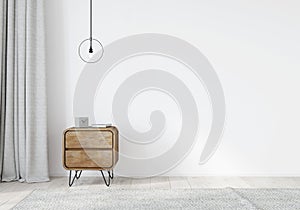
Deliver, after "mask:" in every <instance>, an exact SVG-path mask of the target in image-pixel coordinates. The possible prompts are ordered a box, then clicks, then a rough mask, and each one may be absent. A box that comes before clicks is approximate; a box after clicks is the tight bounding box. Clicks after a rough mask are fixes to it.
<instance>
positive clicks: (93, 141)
mask: <svg viewBox="0 0 300 210" xmlns="http://www.w3.org/2000/svg"><path fill="white" fill-rule="evenodd" d="M65 139H66V148H67V149H71V148H74V149H76V148H104V149H105V148H107V149H111V148H113V145H112V144H113V135H112V132H111V131H99V130H89V131H68V132H66V133H65Z"/></svg>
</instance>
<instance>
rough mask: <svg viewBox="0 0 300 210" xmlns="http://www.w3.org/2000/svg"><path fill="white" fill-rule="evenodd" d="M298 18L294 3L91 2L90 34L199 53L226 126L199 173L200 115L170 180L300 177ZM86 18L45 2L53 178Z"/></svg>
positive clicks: (75, 3) (70, 7)
mask: <svg viewBox="0 0 300 210" xmlns="http://www.w3.org/2000/svg"><path fill="white" fill-rule="evenodd" d="M299 8H300V2H299V1H296V0H263V1H262V0H252V1H238V0H228V1H222V0H216V1H196V0H186V1H179V0H175V1H174V0H165V1H159V0H152V1H140V0H127V1H122V0H111V1H102V0H94V13H95V14H94V34H95V36H96V37H98V38H99V39H100V40H101V41H102V42H103V43H104V45H107V44H109V43H111V42H113V41H115V40H117V39H119V38H122V37H126V36H128V35H132V34H139V33H146V32H152V33H163V34H170V35H173V36H176V37H178V38H181V39H183V40H186V41H188V42H190V43H191V44H193V45H194V46H196V47H197V48H198V49H199V50H200V51H201V52H202V53H203V54H204V55H205V56H206V57H207V58H208V59H209V61H210V62H211V63H212V65H213V67H214V69H215V70H216V72H217V74H218V76H219V79H220V80H221V83H222V86H223V89H224V92H225V98H226V106H227V112H226V115H227V116H226V117H227V121H226V129H225V132H224V135H223V138H222V143H221V145H220V147H219V148H218V150H217V152H216V153H215V155H214V156H213V157H212V158H211V159H210V160H209V162H207V163H206V164H205V165H198V161H199V157H200V155H199V152H200V151H201V149H202V148H203V143H204V140H205V139H202V137H201V135H202V134H201V132H203V136H205V132H206V131H205V129H209V126H207V124H208V122H209V120H210V117H209V116H205V115H204V118H202V119H201V122H202V124H203V125H204V128H205V129H204V131H200V134H199V141H197V143H196V145H195V146H194V149H193V150H192V151H191V153H190V154H189V155H188V156H187V157H186V159H185V160H184V161H183V162H182V163H181V164H180V165H178V166H177V167H176V168H175V169H173V170H172V171H170V172H169V173H168V174H167V175H268V176H279V175H280V176H282V175H285V176H294V175H300V164H299V160H300V152H298V150H299V148H300V134H299V130H300V123H299V119H300V109H299V107H300V97H299V90H300V82H299V79H300V71H299V69H300V59H299V56H300V38H299V37H300V24H299V22H300V13H299ZM88 12H89V11H88V1H87V0H85V1H83V0H48V1H46V24H47V25H46V31H47V59H48V60H47V62H48V63H47V68H48V69H47V72H48V124H49V130H48V136H49V159H50V172H51V175H62V174H65V173H66V172H65V170H64V169H63V168H62V161H61V156H62V155H61V140H62V131H63V130H64V129H65V128H67V127H70V126H72V125H73V113H72V106H73V105H72V103H73V94H74V89H75V86H76V82H77V80H78V78H79V75H80V72H81V71H82V69H83V66H84V63H83V62H81V60H80V59H79V57H78V55H77V47H78V44H79V43H80V41H81V40H83V39H85V38H87V37H88ZM120 77H121V76H120ZM187 79H188V78H187ZM106 88H109V87H106ZM194 92H195V94H197V91H194ZM195 98H196V100H197V104H198V105H199V106H200V107H201V104H202V101H201V97H195ZM197 98H198V99H197ZM137 103H138V102H137ZM203 103H204V102H203ZM136 106H137V107H138V104H136ZM205 112H206V110H202V113H205ZM200 114H201V111H200ZM134 119H135V118H134V116H133V119H132V121H133V122H132V123H133V124H135V122H134ZM174 126H175V125H174ZM146 128H147V125H146V124H145V125H144V126H141V129H146Z"/></svg>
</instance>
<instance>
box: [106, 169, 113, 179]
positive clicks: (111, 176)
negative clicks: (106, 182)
mask: <svg viewBox="0 0 300 210" xmlns="http://www.w3.org/2000/svg"><path fill="white" fill-rule="evenodd" d="M107 172H108V175H109V178H111V179H114V170H111V173H110V171H107Z"/></svg>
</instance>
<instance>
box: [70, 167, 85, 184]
mask: <svg viewBox="0 0 300 210" xmlns="http://www.w3.org/2000/svg"><path fill="white" fill-rule="evenodd" d="M78 172H79V173H78ZM81 173H82V170H80V171H78V170H76V171H75V175H74V177H73V178H72V170H70V173H69V186H70V187H71V186H72V185H73V184H74V181H75V179H79V178H80V176H81Z"/></svg>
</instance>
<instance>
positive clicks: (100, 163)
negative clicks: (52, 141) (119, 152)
mask: <svg viewBox="0 0 300 210" xmlns="http://www.w3.org/2000/svg"><path fill="white" fill-rule="evenodd" d="M65 155H66V157H65V158H66V162H65V166H66V167H68V168H82V167H84V168H101V167H102V168H110V167H112V166H113V154H112V150H94V149H93V150H67V151H65Z"/></svg>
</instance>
